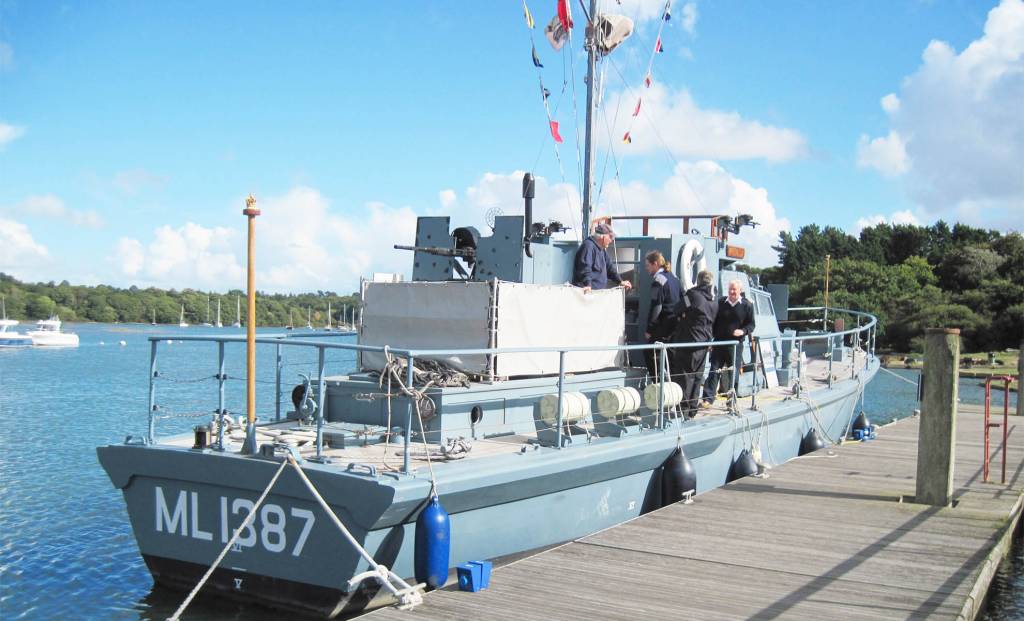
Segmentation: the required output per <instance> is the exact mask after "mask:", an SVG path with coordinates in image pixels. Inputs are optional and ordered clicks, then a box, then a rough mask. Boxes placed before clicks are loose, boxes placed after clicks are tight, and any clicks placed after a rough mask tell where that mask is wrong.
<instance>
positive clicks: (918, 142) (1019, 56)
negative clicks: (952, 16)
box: [858, 0, 1024, 228]
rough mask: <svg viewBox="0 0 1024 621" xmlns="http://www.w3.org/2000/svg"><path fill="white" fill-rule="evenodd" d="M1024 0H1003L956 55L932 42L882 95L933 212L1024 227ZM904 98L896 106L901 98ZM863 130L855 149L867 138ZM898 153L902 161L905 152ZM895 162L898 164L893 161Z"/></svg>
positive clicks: (913, 189) (918, 190) (910, 181)
mask: <svg viewBox="0 0 1024 621" xmlns="http://www.w3.org/2000/svg"><path fill="white" fill-rule="evenodd" d="M1021 102H1024V2H1022V0H1002V2H1001V3H1000V4H999V6H997V7H995V8H993V9H992V10H991V11H990V12H989V14H988V19H987V20H986V22H985V28H984V34H983V35H982V36H981V37H980V38H978V39H976V40H975V41H973V42H972V43H971V44H970V45H968V46H967V48H966V49H964V50H963V51H962V52H960V53H959V54H958V53H957V52H956V51H955V50H954V49H953V48H952V47H951V46H950V45H949V44H948V43H945V42H942V41H932V42H931V43H929V44H928V46H927V48H926V49H925V50H924V53H923V54H922V63H921V66H920V67H919V68H918V69H917V71H915V72H914V73H913V74H912V75H910V76H908V77H907V78H905V79H904V80H903V83H902V85H901V88H900V93H899V96H898V97H897V96H895V95H890V96H886V97H885V98H883V100H882V106H883V109H884V110H885V111H886V113H887V115H888V118H889V124H890V133H889V141H888V143H886V142H885V141H886V139H885V138H876V139H875V140H871V141H869V142H867V144H868V145H875V144H876V141H878V140H882V141H883V142H882V143H877V144H878V147H879V149H878V150H884V149H882V147H883V146H888V147H889V148H890V149H889V151H890V154H892V153H893V152H895V145H894V144H893V141H892V139H891V137H892V136H899V137H900V139H901V140H902V141H903V147H904V151H905V153H906V162H907V167H906V175H905V176H904V179H903V180H904V183H905V184H906V189H907V191H908V193H909V195H910V197H911V198H912V199H913V200H914V202H915V203H917V204H918V205H920V206H921V207H922V208H923V209H925V210H926V211H927V212H929V214H930V215H931V216H932V217H946V218H950V217H953V218H962V219H963V221H965V222H969V223H972V224H984V225H985V226H988V227H995V228H1019V227H1020V206H1021V205H1022V204H1024V167H1022V164H1021V162H1024V114H1021V106H1022V104H1021ZM897 103H898V105H896V104H897ZM865 140H866V138H865V137H862V139H861V141H860V143H859V145H858V149H859V150H860V149H861V147H862V146H863V145H864V143H865ZM894 161H898V158H897V159H896V160H894ZM889 170H893V169H892V168H891V167H890V168H889Z"/></svg>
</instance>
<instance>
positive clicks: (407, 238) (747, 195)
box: [113, 162, 790, 292]
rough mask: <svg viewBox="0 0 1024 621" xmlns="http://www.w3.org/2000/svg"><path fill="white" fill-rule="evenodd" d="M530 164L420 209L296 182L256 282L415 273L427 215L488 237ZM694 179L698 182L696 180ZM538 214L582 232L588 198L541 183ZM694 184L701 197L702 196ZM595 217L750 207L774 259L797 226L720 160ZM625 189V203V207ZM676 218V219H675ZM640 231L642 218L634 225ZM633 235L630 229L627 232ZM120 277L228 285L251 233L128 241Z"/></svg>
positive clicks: (261, 227)
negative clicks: (350, 204) (342, 205)
mask: <svg viewBox="0 0 1024 621" xmlns="http://www.w3.org/2000/svg"><path fill="white" fill-rule="evenodd" d="M522 179H523V172H522V171H514V172H511V173H485V174H483V175H481V177H480V178H479V179H478V181H477V182H476V183H475V184H473V185H472V186H470V187H468V188H466V189H465V190H463V191H462V192H461V193H459V192H456V191H455V190H452V189H446V190H443V191H441V192H439V194H438V196H439V197H440V199H441V200H440V206H439V207H436V208H432V209H426V210H421V211H419V212H417V211H414V210H413V209H412V208H411V207H405V206H403V207H392V206H389V205H384V204H381V203H369V204H366V205H363V206H362V207H360V208H358V209H347V210H341V209H338V208H336V207H334V206H332V204H331V201H330V200H329V199H328V198H327V197H325V196H324V195H323V194H321V193H320V191H319V190H317V189H315V188H311V187H306V186H296V187H294V188H292V189H291V190H289V191H288V192H287V193H285V194H284V195H282V196H272V197H267V198H264V199H261V200H260V201H259V203H258V207H259V208H260V210H261V211H262V215H260V216H259V217H258V218H257V220H256V266H257V274H256V280H257V287H258V288H259V289H261V290H266V291H284V292H295V291H312V290H318V289H322V290H333V291H339V292H349V291H355V290H356V288H357V286H358V282H359V277H360V276H368V275H370V274H371V273H372V272H393V273H401V274H405V275H406V276H409V275H410V273H411V269H412V254H411V253H410V252H407V251H400V250H395V249H394V248H393V246H394V245H395V244H406V245H409V244H412V243H413V242H414V241H415V236H416V218H417V216H419V215H434V216H448V217H450V218H451V224H452V226H453V227H454V226H475V227H477V228H478V229H479V230H480V231H481V233H482V234H484V235H489V234H490V229H489V227H487V224H486V222H485V219H486V214H487V212H488V211H490V210H493V209H499V210H501V211H502V212H503V213H505V214H509V215H512V214H520V213H522V209H523V199H522V196H521V194H522ZM688 184H692V189H691V187H690V185H688ZM535 187H536V198H535V199H534V218H535V220H537V221H543V222H547V221H549V220H558V221H560V222H562V223H564V224H566V225H567V226H569V227H570V231H569V232H568V233H566V234H565V237H569V238H578V237H579V233H580V228H581V225H580V223H579V222H578V219H579V214H580V201H579V193H578V191H577V189H576V188H575V187H574V186H572V185H569V184H563V183H550V182H549V181H548V180H547V179H545V178H543V177H538V178H537V179H536V182H535ZM694 190H695V191H696V192H697V195H699V196H700V197H701V198H700V200H699V201H698V200H697V199H696V198H695V194H694ZM604 197H605V199H604V200H603V202H602V204H601V206H599V207H598V208H597V209H595V215H613V216H614V215H622V214H623V213H625V212H628V213H653V214H658V213H694V212H713V213H723V214H729V215H734V214H738V213H749V214H752V215H753V216H754V219H755V220H756V221H757V222H759V223H760V224H761V226H759V227H757V229H755V230H753V231H751V230H750V229H745V230H744V231H743V234H742V235H741V237H740V238H739V240H738V243H739V244H741V245H743V246H745V247H747V252H748V255H747V257H748V261H749V262H751V263H754V264H757V265H770V264H774V263H775V262H776V256H775V252H774V251H772V250H771V249H770V246H771V245H772V244H774V243H775V242H776V241H777V238H778V232H779V231H780V230H788V229H789V228H790V224H789V221H788V220H786V219H784V218H779V217H778V216H777V215H776V213H775V209H774V207H773V206H772V204H771V202H770V201H769V200H768V196H767V192H766V191H765V190H764V189H763V188H755V187H752V186H751V185H750V184H748V183H746V182H745V181H743V180H741V179H736V178H734V177H732V176H731V175H730V174H729V173H727V172H726V171H725V170H724V169H723V168H722V167H721V166H719V165H718V164H715V163H713V162H698V163H696V164H680V165H679V167H677V169H676V170H675V172H674V174H673V175H672V176H671V177H669V178H668V179H667V180H666V181H665V182H664V183H663V184H662V186H661V187H657V188H649V187H647V186H646V185H644V184H642V183H631V184H628V185H626V186H624V187H622V188H621V189H620V188H618V187H617V186H615V185H614V183H612V184H610V185H609V186H607V187H606V188H605V192H604ZM623 197H624V200H625V204H626V208H623V207H622V205H623V202H622V201H623ZM677 226H678V223H677ZM636 227H637V230H636V231H635V232H636V233H639V225H636ZM620 232H622V233H628V231H626V230H622V231H620ZM113 258H114V260H115V261H116V263H117V265H118V270H119V272H120V274H121V275H122V276H125V277H129V278H131V279H132V280H141V281H144V282H147V283H151V284H155V285H159V286H165V287H193V288H208V289H219V290H224V289H227V288H229V287H238V286H242V285H243V278H244V267H243V266H244V264H245V247H244V233H243V232H242V230H241V225H240V226H239V229H237V230H236V229H228V228H205V227H202V226H200V225H197V224H193V223H188V224H185V225H184V226H182V227H179V228H173V227H171V226H163V227H160V228H159V229H157V230H156V231H155V232H154V238H153V239H152V240H151V241H148V242H146V241H139V240H137V239H131V238H123V239H121V240H120V241H119V242H118V243H117V245H116V247H115V249H114V253H113Z"/></svg>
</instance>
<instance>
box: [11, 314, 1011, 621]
mask: <svg viewBox="0 0 1024 621" xmlns="http://www.w3.org/2000/svg"><path fill="white" fill-rule="evenodd" d="M66 328H67V329H68V330H69V331H74V332H77V333H78V334H79V336H80V337H81V346H80V347H78V348H77V349H61V350H41V349H21V350H4V349H0V449H2V450H3V455H2V457H0V618H2V619H5V620H13V619H125V620H128V619H154V620H156V619H161V620H162V619H166V618H167V617H168V616H170V614H171V613H172V612H173V611H174V609H175V608H176V607H177V606H178V604H180V603H181V600H182V598H183V596H182V594H181V593H177V592H169V591H166V590H164V589H159V588H154V586H153V583H152V580H151V579H150V575H149V573H148V572H147V570H146V568H145V566H144V564H143V562H142V559H141V557H140V556H139V554H138V549H137V548H136V546H135V540H134V537H133V535H132V533H131V529H130V527H129V525H128V517H127V514H126V512H125V509H124V502H123V500H122V498H121V494H120V493H119V492H118V491H117V490H115V489H114V488H113V486H111V484H110V482H109V481H108V479H107V477H106V474H105V473H104V472H103V470H102V469H101V468H100V466H99V463H98V462H97V460H96V452H95V448H96V447H97V446H99V445H102V444H110V443H116V442H121V441H122V440H123V439H124V437H125V436H126V435H127V434H134V435H136V436H139V435H143V434H144V433H145V430H146V409H147V401H148V369H149V343H148V340H147V338H148V337H149V336H151V335H153V334H161V335H164V334H166V335H174V334H189V335H196V334H216V333H224V334H242V333H243V332H242V331H241V330H232V329H230V328H224V329H216V328H199V327H195V328H188V329H180V328H177V327H170V326H158V327H151V326H144V325H103V324H81V325H73V326H72V325H69V326H66ZM261 332H262V331H261ZM267 332H273V331H272V330H268V331H267ZM171 338H173V336H171ZM335 338H339V339H342V340H344V341H349V342H351V341H352V337H335ZM121 341H123V342H124V344H121V343H120V342H121ZM283 349H284V355H285V359H284V363H285V367H284V372H283V374H282V376H283V380H282V381H283V384H284V386H285V387H290V386H292V385H294V384H295V383H297V382H298V380H299V377H298V373H307V374H308V373H311V372H313V373H315V363H316V354H315V351H314V350H309V351H292V350H295V349H299V348H288V347H286V348H283ZM160 350H161V353H160V369H161V370H162V372H163V373H165V374H166V379H163V380H161V381H160V382H159V383H158V392H157V402H158V403H161V404H167V405H168V406H170V409H169V410H167V411H166V413H173V414H189V413H195V412H210V411H211V410H212V409H213V408H215V407H216V398H217V383H216V381H214V380H213V379H212V377H211V376H212V375H213V374H214V373H216V370H217V369H216V364H217V354H216V346H215V345H213V344H210V343H183V342H174V343H173V344H170V345H167V344H161V346H160ZM274 355H275V354H274V348H273V346H263V347H260V351H259V354H258V366H257V368H258V369H259V371H258V381H259V384H258V385H257V399H258V401H259V402H260V404H261V405H260V411H261V412H273V408H274V406H273V402H274V397H273V388H274V385H273V381H274ZM353 364H354V358H353V356H352V355H351V354H349V353H346V352H333V353H330V354H328V368H329V369H330V370H331V371H332V372H343V371H345V370H349V369H351V367H352V366H353ZM244 365H245V354H244V346H243V345H229V346H228V347H227V373H228V375H229V376H230V377H231V378H232V379H231V380H230V381H229V382H228V388H227V407H228V408H229V409H230V410H232V411H238V412H242V411H244V409H245V401H244V398H245V397H244V394H245V393H244V382H243V381H242V380H241V379H236V378H241V377H244V375H245V366H244ZM897 373H898V374H899V375H900V376H902V377H904V378H908V379H911V380H916V375H917V373H916V372H909V371H898V372H897ZM977 382H978V380H964V381H963V382H962V385H961V388H960V391H961V393H960V394H961V398H962V400H964V401H967V402H975V403H980V402H981V400H982V397H983V390H982V388H980V387H979V386H977V385H976V384H977ZM997 403H999V405H1000V406H1001V404H1002V402H1001V401H997ZM915 407H916V390H915V388H914V386H913V385H911V384H909V383H907V382H905V381H902V380H901V379H899V378H897V377H895V376H894V375H892V374H889V373H879V374H878V376H877V377H876V379H875V380H874V381H873V382H872V383H871V384H870V385H869V387H868V390H867V394H866V397H865V410H866V411H867V413H868V414H869V416H870V417H871V419H872V421H873V422H876V423H885V422H889V421H890V420H892V419H894V418H902V417H904V416H908V415H909V414H911V413H912V412H913V410H914V408H915ZM282 408H284V406H282ZM203 420H204V419H196V418H186V417H180V418H172V419H168V420H164V421H161V422H160V424H159V426H158V433H169V432H171V431H185V430H188V429H189V428H191V426H192V425H195V424H197V423H198V422H199V421H203ZM992 600H993V602H994V603H995V605H994V606H993V609H992V610H990V611H989V613H988V615H989V616H988V617H987V618H989V619H1014V618H1018V619H1019V618H1022V615H1024V552H1022V550H1021V546H1019V545H1018V546H1017V548H1015V551H1014V554H1013V555H1011V559H1010V562H1008V563H1007V564H1006V566H1005V567H1003V568H1002V569H1001V571H1000V574H999V576H998V578H997V583H996V591H995V592H994V596H993V598H992ZM186 618H188V619H192V620H202V619H209V620H212V619H246V620H250V619H255V620H267V621H269V620H270V619H279V618H280V615H276V614H274V613H272V612H267V611H265V610H263V609H261V608H257V607H243V606H237V605H233V604H223V603H219V602H217V601H211V600H210V599H209V598H207V599H199V600H197V601H196V602H195V603H193V604H192V606H191V607H190V608H189V611H188V613H187V615H186Z"/></svg>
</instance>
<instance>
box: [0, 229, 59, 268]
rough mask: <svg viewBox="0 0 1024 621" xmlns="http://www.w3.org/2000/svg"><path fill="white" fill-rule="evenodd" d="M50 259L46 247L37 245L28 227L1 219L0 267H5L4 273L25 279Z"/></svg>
mask: <svg viewBox="0 0 1024 621" xmlns="http://www.w3.org/2000/svg"><path fill="white" fill-rule="evenodd" d="M49 257H50V253H49V251H48V250H47V249H46V246H44V245H42V244H39V243H36V240H35V239H33V238H32V234H31V233H30V232H29V230H28V227H27V226H25V225H24V224H22V223H20V222H17V221H15V220H10V219H8V218H3V217H0V265H2V266H4V268H3V269H4V271H8V273H11V272H14V273H16V274H17V275H18V276H20V277H23V278H24V277H25V275H26V274H31V273H34V271H35V269H36V268H37V267H39V264H40V263H41V262H44V261H47V260H48V259H49Z"/></svg>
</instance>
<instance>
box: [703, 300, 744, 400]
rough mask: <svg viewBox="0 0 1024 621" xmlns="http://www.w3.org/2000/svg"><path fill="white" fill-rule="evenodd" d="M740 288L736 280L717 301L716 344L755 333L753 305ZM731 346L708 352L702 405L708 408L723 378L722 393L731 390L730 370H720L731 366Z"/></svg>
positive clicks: (740, 338)
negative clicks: (724, 295) (709, 360)
mask: <svg viewBox="0 0 1024 621" xmlns="http://www.w3.org/2000/svg"><path fill="white" fill-rule="evenodd" d="M742 293H743V285H742V284H741V283H740V281H738V280H734V281H732V282H730V283H729V295H728V296H726V297H724V298H721V299H720V300H718V315H716V316H715V326H714V337H715V340H716V341H737V340H738V341H741V343H740V347H743V343H742V341H743V340H744V339H746V338H747V337H749V336H750V334H751V333H752V332H753V331H754V305H753V304H751V303H750V300H748V299H746V298H745V297H743V296H742ZM733 366H735V365H734V364H733V346H732V345H720V346H717V347H714V348H713V349H712V351H711V371H710V372H709V373H708V379H707V381H705V382H704V404H705V405H710V404H711V402H712V401H714V400H715V395H716V394H718V393H719V388H718V381H719V377H720V376H722V380H723V381H722V384H723V385H722V390H721V392H723V393H725V392H728V391H730V390H732V377H733V376H732V373H733V371H731V370H727V371H721V369H722V367H733Z"/></svg>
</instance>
